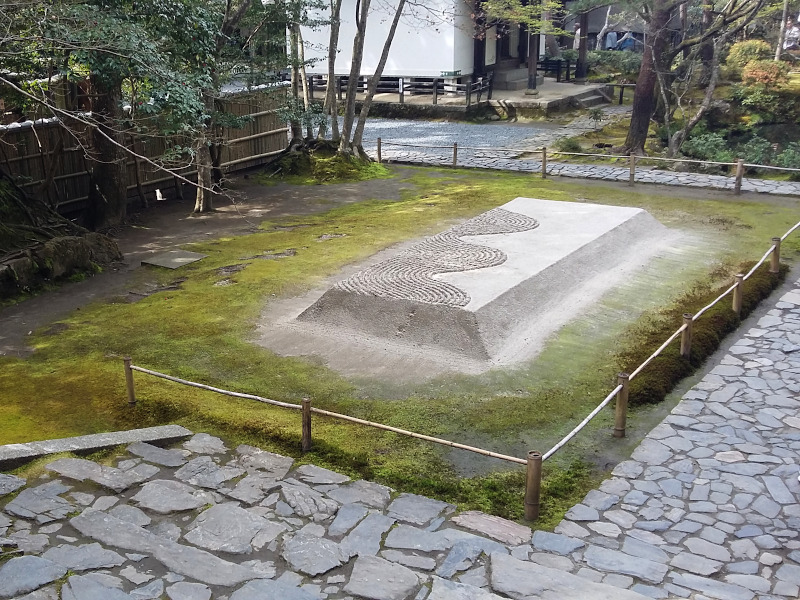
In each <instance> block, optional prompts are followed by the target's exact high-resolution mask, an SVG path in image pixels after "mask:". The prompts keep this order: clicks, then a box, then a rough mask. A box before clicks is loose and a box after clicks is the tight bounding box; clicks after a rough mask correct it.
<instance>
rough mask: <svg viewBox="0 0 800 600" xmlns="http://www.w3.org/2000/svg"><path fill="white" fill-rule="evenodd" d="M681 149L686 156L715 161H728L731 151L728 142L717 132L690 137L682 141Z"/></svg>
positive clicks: (731, 158)
mask: <svg viewBox="0 0 800 600" xmlns="http://www.w3.org/2000/svg"><path fill="white" fill-rule="evenodd" d="M681 151H682V152H683V153H684V154H686V155H687V156H691V157H693V158H698V159H700V160H710V161H715V162H730V161H732V160H733V153H732V152H731V151H730V149H729V148H728V142H727V141H726V140H725V138H724V137H723V136H722V135H720V134H719V133H713V132H712V133H701V134H700V135H697V136H692V137H690V138H689V139H688V140H687V141H686V142H684V143H683V146H682V147H681Z"/></svg>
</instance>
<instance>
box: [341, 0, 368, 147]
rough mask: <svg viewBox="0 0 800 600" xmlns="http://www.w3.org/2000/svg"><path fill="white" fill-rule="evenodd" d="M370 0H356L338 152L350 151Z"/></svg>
mask: <svg viewBox="0 0 800 600" xmlns="http://www.w3.org/2000/svg"><path fill="white" fill-rule="evenodd" d="M369 4H370V0H356V36H355V39H354V40H353V58H352V63H351V65H350V77H349V78H348V80H347V98H346V99H345V108H344V121H343V124H342V136H341V138H340V139H339V152H340V153H343V154H351V153H352V145H351V135H352V131H353V121H355V117H356V92H357V91H358V78H359V77H360V75H361V61H362V59H363V58H364V38H365V36H366V33H367V16H368V15H369Z"/></svg>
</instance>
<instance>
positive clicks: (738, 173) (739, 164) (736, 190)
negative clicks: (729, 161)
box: [733, 158, 744, 196]
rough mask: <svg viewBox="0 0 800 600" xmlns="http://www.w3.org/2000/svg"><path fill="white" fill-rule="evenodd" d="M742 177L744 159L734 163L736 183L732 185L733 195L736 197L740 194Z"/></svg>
mask: <svg viewBox="0 0 800 600" xmlns="http://www.w3.org/2000/svg"><path fill="white" fill-rule="evenodd" d="M743 176H744V159H741V158H740V159H739V160H737V161H736V183H734V184H733V193H734V194H736V195H737V196H738V195H739V194H741V193H742V177H743Z"/></svg>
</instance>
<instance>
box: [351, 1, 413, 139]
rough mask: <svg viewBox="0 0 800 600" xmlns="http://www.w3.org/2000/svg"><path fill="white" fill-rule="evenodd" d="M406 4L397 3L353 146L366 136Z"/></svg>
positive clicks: (362, 106)
mask: <svg viewBox="0 0 800 600" xmlns="http://www.w3.org/2000/svg"><path fill="white" fill-rule="evenodd" d="M405 5H406V0H400V1H399V2H398V3H397V9H395V11H394V19H393V20H392V24H391V26H390V27H389V32H388V33H387V34H386V40H385V41H384V43H383V50H382V51H381V58H380V60H378V65H377V66H376V67H375V73H373V75H372V78H371V79H370V80H369V87H368V88H367V95H366V97H365V98H364V102H363V104H362V105H361V113H360V114H359V115H358V124H357V125H356V131H355V133H354V134H353V146H355V147H360V146H361V141H362V138H363V136H364V126H365V125H366V123H367V115H368V114H369V109H370V106H372V98H373V97H374V96H375V92H376V91H377V89H378V83H379V82H380V80H381V75H383V69H384V67H385V66H386V61H387V60H388V58H389V50H390V49H391V47H392V40H394V34H395V31H397V23H398V22H399V21H400V16H401V15H402V14H403V8H404V7H405Z"/></svg>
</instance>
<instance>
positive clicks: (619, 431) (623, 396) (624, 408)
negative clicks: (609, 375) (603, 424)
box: [614, 373, 630, 438]
mask: <svg viewBox="0 0 800 600" xmlns="http://www.w3.org/2000/svg"><path fill="white" fill-rule="evenodd" d="M629 382H630V376H629V375H628V374H627V373H620V374H619V375H617V384H618V385H621V386H622V389H621V390H620V391H618V392H617V407H616V411H615V413H614V437H615V438H624V437H625V425H626V423H627V420H628V384H629Z"/></svg>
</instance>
